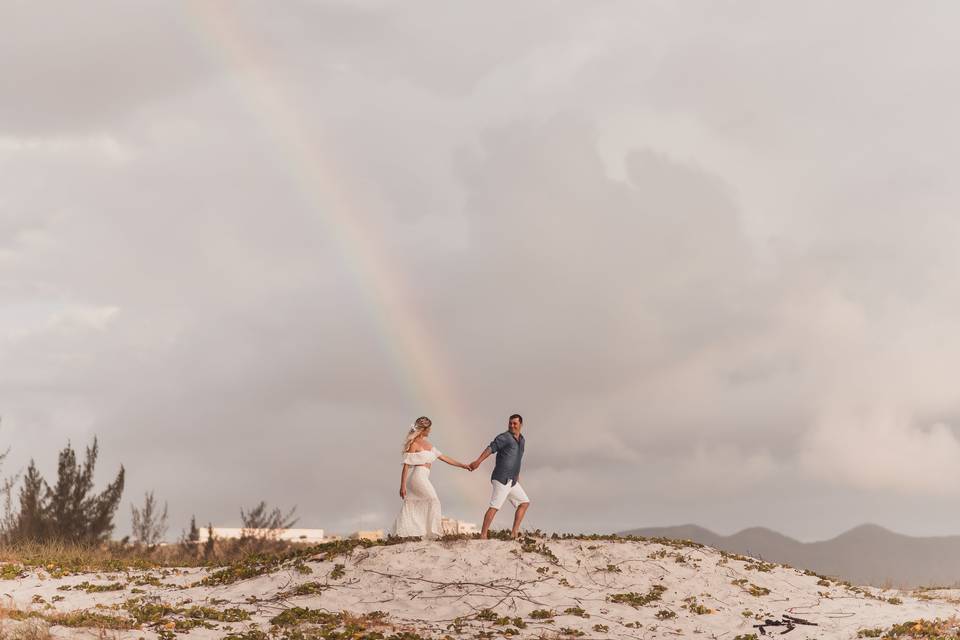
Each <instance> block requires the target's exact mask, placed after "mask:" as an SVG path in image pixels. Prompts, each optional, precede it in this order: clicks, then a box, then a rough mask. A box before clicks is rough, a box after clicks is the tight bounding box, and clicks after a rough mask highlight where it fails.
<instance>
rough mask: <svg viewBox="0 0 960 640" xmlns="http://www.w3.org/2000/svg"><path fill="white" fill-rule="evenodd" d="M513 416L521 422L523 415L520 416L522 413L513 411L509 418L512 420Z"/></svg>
mask: <svg viewBox="0 0 960 640" xmlns="http://www.w3.org/2000/svg"><path fill="white" fill-rule="evenodd" d="M514 418H516V419H517V420H519V421H520V424H523V416H522V415H520V414H519V413H515V414H513V415H512V416H510V419H511V420H513V419H514Z"/></svg>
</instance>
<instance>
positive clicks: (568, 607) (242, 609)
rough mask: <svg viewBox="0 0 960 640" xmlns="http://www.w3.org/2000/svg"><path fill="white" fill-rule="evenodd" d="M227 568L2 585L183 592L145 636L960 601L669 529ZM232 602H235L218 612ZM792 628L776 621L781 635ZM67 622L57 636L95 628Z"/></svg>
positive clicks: (466, 632)
mask: <svg viewBox="0 0 960 640" xmlns="http://www.w3.org/2000/svg"><path fill="white" fill-rule="evenodd" d="M215 575H217V572H216V570H215V569H184V570H159V569H156V570H150V571H131V572H126V573H102V574H87V575H73V576H68V577H64V578H52V577H49V576H45V575H44V573H43V571H39V572H37V571H33V572H29V573H27V575H25V576H24V577H21V578H19V579H16V580H6V581H3V582H2V583H0V586H2V588H3V594H4V595H5V599H6V600H5V602H6V605H7V606H8V607H10V608H13V609H16V610H20V611H35V612H38V613H39V614H44V615H49V614H52V613H63V612H73V611H80V610H85V611H95V612H101V613H103V614H108V615H116V616H120V617H124V616H129V615H131V613H130V612H131V611H136V612H138V615H140V614H142V613H143V611H144V610H145V609H144V608H143V607H141V609H136V610H135V607H136V606H137V605H131V604H130V603H131V602H134V603H143V604H150V603H153V604H154V605H156V604H157V603H160V604H163V605H169V606H168V608H169V609H171V611H169V612H167V613H165V614H164V615H163V616H162V617H161V619H160V620H159V622H158V623H156V621H154V622H151V621H147V622H144V623H143V624H141V625H140V627H139V628H137V629H130V630H117V631H114V632H113V633H115V634H116V635H117V636H118V637H130V638H139V637H157V636H158V635H162V634H167V635H168V636H169V635H170V634H171V633H177V634H178V635H179V634H182V635H184V636H185V637H189V638H198V639H199V638H221V637H225V636H226V635H228V634H230V633H234V634H244V633H250V632H251V630H253V631H256V630H260V631H264V632H273V633H275V634H276V635H277V636H278V637H282V636H283V634H284V633H286V632H289V631H290V630H291V629H297V628H298V627H297V623H298V622H302V621H303V622H304V624H303V625H301V626H300V627H299V628H300V629H301V630H309V629H310V628H313V624H311V623H316V624H321V622H318V616H321V613H322V614H323V615H326V614H337V613H339V612H349V613H350V614H353V615H356V616H362V615H364V614H368V617H367V618H366V620H367V621H368V623H369V624H371V627H370V628H371V629H377V630H379V631H380V632H382V633H383V634H384V635H385V636H387V637H389V635H390V634H393V633H398V632H403V631H408V632H411V633H417V634H419V635H421V636H423V637H434V638H442V637H443V636H450V637H452V638H458V637H470V638H477V637H513V638H575V637H584V638H641V639H644V640H646V639H648V638H675V637H678V636H701V637H705V638H723V639H726V640H734V638H737V637H738V636H740V637H749V634H756V635H757V636H758V637H762V633H761V630H760V629H757V628H756V627H755V626H754V625H758V624H761V623H762V622H763V621H764V620H774V621H778V622H784V621H789V618H785V617H784V616H792V617H794V618H799V619H801V620H805V621H809V622H811V623H814V624H816V625H817V626H806V625H799V624H798V625H797V626H796V627H795V628H793V629H792V630H791V631H789V634H788V635H787V636H786V637H787V638H789V639H791V640H798V639H802V638H837V639H839V638H844V639H846V638H856V637H857V634H858V632H859V631H860V630H863V629H886V628H888V627H890V626H891V625H893V624H897V623H903V622H905V621H908V620H914V619H920V618H923V619H929V620H933V619H936V618H950V617H953V616H955V615H956V614H957V613H958V611H960V609H958V606H957V598H958V592H956V591H954V590H938V591H927V592H922V593H912V592H900V591H895V590H881V589H876V588H872V587H856V586H853V585H847V584H842V583H838V582H836V581H834V580H831V579H825V578H823V577H821V576H817V575H812V574H809V573H807V572H804V571H802V570H799V569H793V568H789V567H783V566H778V565H772V564H769V563H764V562H762V561H758V560H755V559H751V558H746V557H743V556H732V555H730V554H725V553H722V552H720V551H717V550H715V549H712V548H709V547H700V546H698V545H693V544H689V543H680V542H674V541H667V540H661V541H611V540H589V539H549V538H536V539H529V538H528V539H527V540H526V541H525V542H523V543H520V542H513V541H505V540H457V541H450V542H444V541H433V542H421V541H414V542H406V543H403V544H396V545H387V546H372V547H368V548H363V547H360V548H355V549H353V550H352V551H350V552H349V553H346V554H343V555H337V556H331V555H330V554H318V555H316V556H313V557H310V558H307V559H305V560H304V561H299V562H296V563H290V564H288V565H287V566H283V567H281V568H279V569H278V570H276V571H272V572H270V573H265V574H263V575H257V576H254V577H252V578H249V579H243V580H237V581H235V582H231V583H228V584H215V585H212V586H211V585H201V584H199V582H200V581H201V580H203V579H204V578H207V577H209V576H215ZM221 575H222V574H221ZM213 582H216V580H213ZM97 585H101V586H111V585H112V587H113V590H105V591H97V590H95V589H96V588H97ZM118 586H119V587H120V588H117V587H118ZM131 606H133V607H134V608H131ZM191 608H193V609H191ZM197 611H200V613H199V614H198V613H197ZM204 611H206V612H207V613H203V612H204ZM224 611H228V612H231V613H229V614H226V615H220V614H218V613H211V612H224ZM191 612H192V613H191ZM285 612H286V613H285ZM304 612H306V613H304ZM314 612H316V613H314ZM241 614H242V615H241ZM197 615H200V616H201V617H202V616H207V618H205V619H204V624H202V625H197V626H194V627H193V628H184V629H179V628H177V629H171V628H170V626H171V625H173V624H174V622H172V621H173V620H179V619H187V618H189V617H190V616H197ZM218 615H219V616H220V618H221V619H217V616H218ZM281 615H282V617H281V618H278V616H281ZM210 616H213V617H210ZM245 616H248V618H247V619H240V618H241V617H245ZM321 617H322V616H321ZM278 620H279V621H280V623H279V624H278V622H277V621H278ZM322 622H326V623H329V624H334V626H335V623H330V620H328V619H327V618H323V620H322ZM177 624H179V623H177ZM786 628H787V627H782V626H781V627H769V628H765V629H764V630H763V631H766V632H767V633H768V634H771V635H779V634H780V633H781V632H782V631H784V630H785V629H786ZM52 629H53V631H54V635H56V636H58V637H79V636H80V635H89V631H85V630H81V629H76V628H67V627H62V626H55V627H53V628H52ZM187 634H189V635H187ZM249 637H254V636H252V635H251V636H249Z"/></svg>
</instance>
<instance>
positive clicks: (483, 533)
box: [480, 507, 497, 540]
mask: <svg viewBox="0 0 960 640" xmlns="http://www.w3.org/2000/svg"><path fill="white" fill-rule="evenodd" d="M495 517H497V510H496V509H494V508H493V507H490V508H489V509H487V512H486V513H485V514H483V528H482V529H480V539H481V540H486V539H487V531H489V530H490V525H491V524H493V519H494V518H495Z"/></svg>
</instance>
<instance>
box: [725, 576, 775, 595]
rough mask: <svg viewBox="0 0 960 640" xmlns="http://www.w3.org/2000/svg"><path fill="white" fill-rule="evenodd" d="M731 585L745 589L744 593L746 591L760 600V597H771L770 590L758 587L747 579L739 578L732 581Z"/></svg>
mask: <svg viewBox="0 0 960 640" xmlns="http://www.w3.org/2000/svg"><path fill="white" fill-rule="evenodd" d="M730 584H733V585H736V586H738V587H740V588H741V589H743V590H744V591H746V592H747V593H749V594H750V595H752V596H756V597H758V598H759V597H760V596H768V595H770V589H767V588H766V587H760V586H757V585H755V584H753V583H752V582H750V581H749V580H747V579H746V578H739V579H737V580H732V581H731V582H730Z"/></svg>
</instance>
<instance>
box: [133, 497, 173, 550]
mask: <svg viewBox="0 0 960 640" xmlns="http://www.w3.org/2000/svg"><path fill="white" fill-rule="evenodd" d="M130 512H131V514H130V515H131V530H132V531H133V539H134V540H136V541H137V542H139V543H140V544H145V545H147V546H148V547H152V546H153V545H155V544H157V543H158V542H160V541H162V540H163V536H164V535H165V534H166V533H167V503H166V502H164V503H163V512H162V513H161V512H160V510H159V503H158V502H157V500H156V498H155V497H154V495H153V491H149V492H147V493H146V494H145V495H144V499H143V508H141V509H138V508H137V507H136V506H134V505H132V504H131V505H130Z"/></svg>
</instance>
